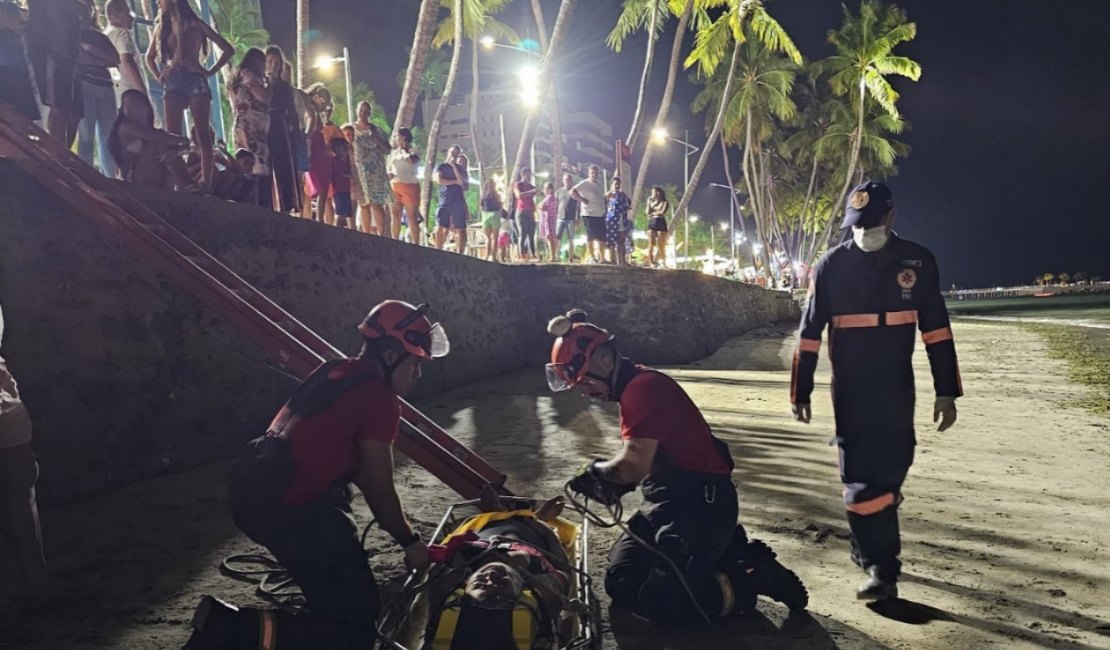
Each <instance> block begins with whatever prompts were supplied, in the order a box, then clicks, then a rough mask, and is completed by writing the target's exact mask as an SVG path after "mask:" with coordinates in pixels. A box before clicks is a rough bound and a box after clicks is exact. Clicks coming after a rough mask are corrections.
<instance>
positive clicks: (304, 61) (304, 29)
mask: <svg viewBox="0 0 1110 650" xmlns="http://www.w3.org/2000/svg"><path fill="white" fill-rule="evenodd" d="M307 37H308V0H297V87H298V88H304V87H305V84H306V82H307V81H308V79H306V78H305V74H304V73H305V66H307V65H308V48H307Z"/></svg>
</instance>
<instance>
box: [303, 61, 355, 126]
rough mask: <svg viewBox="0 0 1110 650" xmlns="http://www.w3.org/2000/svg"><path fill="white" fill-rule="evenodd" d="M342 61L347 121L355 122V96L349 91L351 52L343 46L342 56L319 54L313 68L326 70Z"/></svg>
mask: <svg viewBox="0 0 1110 650" xmlns="http://www.w3.org/2000/svg"><path fill="white" fill-rule="evenodd" d="M340 62H342V63H343V76H344V79H345V81H346V82H347V123H349V124H354V123H355V98H354V96H353V94H352V92H351V53H350V51H349V50H348V49H347V48H346V47H344V48H343V56H326V55H324V56H320V57H318V58H317V59H316V65H315V66H313V67H315V68H318V69H321V70H328V69H330V68H331V67H332V66H333V65H335V64H336V63H340Z"/></svg>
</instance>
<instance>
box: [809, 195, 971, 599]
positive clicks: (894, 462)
mask: <svg viewBox="0 0 1110 650" xmlns="http://www.w3.org/2000/svg"><path fill="white" fill-rule="evenodd" d="M894 219H895V211H894V202H893V199H892V197H891V193H890V189H889V188H887V186H886V185H884V184H882V183H876V182H871V181H868V182H866V183H862V184H860V185H859V186H857V187H856V188H855V189H854V190H853V191H852V193H851V195H850V196H849V197H848V205H847V208H846V211H845V217H844V223H843V227H844V228H851V229H852V240H850V241H846V242H844V243H843V244H841V245H839V246H837V247H835V248H833V249H832V250H830V251H829V252H827V253H825V256H824V257H822V258H821V260H820V261H819V262H818V263H817V265H816V266H815V267H814V275H813V281H812V283H811V284H810V294H809V298H808V300H807V303H806V308H805V312H804V313H803V314H802V323H801V327H800V329H799V332H798V336H799V338H798V347H797V351H796V352H795V354H794V370H793V376H792V378H791V385H790V402H791V404H793V410H794V416H795V418H796V419H797V420H799V421H800V422H807V423H808V422H809V420H810V415H811V407H810V395H811V393H812V392H813V373H814V370H815V369H816V367H817V352H818V349H819V348H820V346H821V333H822V332H823V331H824V330H825V328H826V327H828V328H829V361H830V363H831V365H832V374H833V379H832V393H833V412H834V413H835V415H836V443H837V445H838V446H839V448H840V476H841V481H842V482H843V483H844V504H845V507H846V508H847V510H848V527H849V529H850V530H851V533H852V537H851V539H852V561H853V562H855V563H856V564H857V565H859V566H860V567H861V568H862V569H863V570H864V571H866V572H867V574H868V579H867V581H866V582H864V583H863V584H862V585H860V587H859V590H858V592H857V596H858V597H859V598H860V599H861V600H885V599H889V598H897V596H898V587H897V580H898V575H899V572H900V570H901V562H900V561H899V559H898V555H899V554H900V553H901V539H900V536H899V532H898V506H899V504H900V503H902V491H901V490H902V483H903V482H904V481H905V479H906V474H907V473H908V472H909V469H910V465H911V464H912V463H913V454H914V446H915V444H916V439H915V436H914V429H913V410H914V383H913V365H912V363H911V357H912V355H913V348H914V339H915V338H916V335H915V325H916V329H920V330H921V338H922V340H923V341H924V342H925V350H926V352H928V355H929V365H930V366H931V368H932V373H933V388H934V391H935V393H936V401H935V403H934V406H933V421H934V422H936V421H937V420H938V419H939V420H940V426H939V427H938V431H944V430H945V429H947V428H948V427H950V426H952V424H953V423H954V422H955V421H956V398H957V397H959V396H961V395H962V394H963V388H962V387H961V385H960V370H959V367H958V365H957V363H956V348H955V345H954V343H953V341H952V330H951V328H950V324H949V321H948V310H947V309H946V308H945V306H944V297H943V296H942V295H941V293H940V278H939V273H938V270H937V263H936V259H935V258H934V257H933V254H932V253H930V252H929V251H928V249H926V248H925V247H924V246H921V245H919V244H915V243H913V242H911V241H907V240H905V239H902V238H900V237H898V236H897V235H896V234H894V233H893V232H892V231H891V225H892V224H893V223H894Z"/></svg>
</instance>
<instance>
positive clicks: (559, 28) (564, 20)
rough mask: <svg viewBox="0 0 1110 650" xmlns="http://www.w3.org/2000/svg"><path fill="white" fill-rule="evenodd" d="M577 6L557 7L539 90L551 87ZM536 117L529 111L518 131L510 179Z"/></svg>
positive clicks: (565, 0)
mask: <svg viewBox="0 0 1110 650" xmlns="http://www.w3.org/2000/svg"><path fill="white" fill-rule="evenodd" d="M577 4H578V0H562V2H561V3H560V5H559V14H558V15H557V16H556V17H555V27H554V28H553V29H552V30H551V40H550V41H549V42H548V44H547V48H546V51H545V52H544V55H543V64H542V65H541V66H540V83H539V87H540V88H548V87H550V86H551V73H552V63H553V61H554V60H555V59H556V57H558V55H559V49H560V48H561V47H562V44H563V41H565V40H566V37H567V33H568V32H569V31H570V18H571V16H572V15H573V14H574V7H575V6H576V5H577ZM538 116H539V111H537V110H530V111H528V115H527V117H525V118H524V126H523V127H522V128H521V131H520V143H519V144H518V145H517V150H516V159H515V162H514V163H513V173H512V174H511V175H510V176H509V178H510V179H513V178H516V177H517V175H518V174H519V173H520V167H521V166H522V165H523V163H524V160H525V157H526V156H527V155H528V150H529V148H530V147H531V146H532V139H533V138H534V137H535V134H536V120H537V119H538Z"/></svg>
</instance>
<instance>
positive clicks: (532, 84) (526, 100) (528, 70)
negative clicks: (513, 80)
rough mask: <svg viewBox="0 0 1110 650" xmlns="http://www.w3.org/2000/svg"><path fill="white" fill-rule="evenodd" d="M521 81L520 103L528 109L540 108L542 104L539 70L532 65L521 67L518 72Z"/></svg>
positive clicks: (527, 64)
mask: <svg viewBox="0 0 1110 650" xmlns="http://www.w3.org/2000/svg"><path fill="white" fill-rule="evenodd" d="M517 78H518V79H519V80H520V101H521V103H522V104H524V105H525V106H527V107H528V108H533V107H535V106H538V105H539V103H540V80H539V70H537V69H536V66H534V65H532V64H531V63H526V64H524V65H522V66H520V70H519V71H518V72H517Z"/></svg>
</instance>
